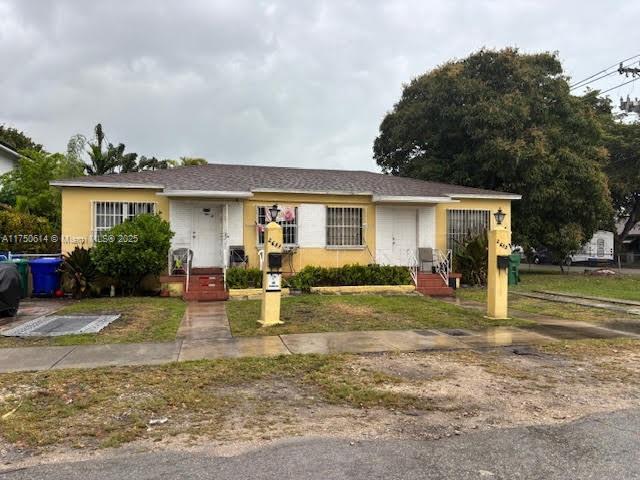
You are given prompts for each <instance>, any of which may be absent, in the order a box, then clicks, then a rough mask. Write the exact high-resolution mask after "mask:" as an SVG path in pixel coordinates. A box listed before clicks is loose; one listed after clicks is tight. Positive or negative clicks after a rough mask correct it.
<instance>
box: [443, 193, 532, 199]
mask: <svg viewBox="0 0 640 480" xmlns="http://www.w3.org/2000/svg"><path fill="white" fill-rule="evenodd" d="M447 195H449V196H450V197H451V198H462V199H477V200H521V199H522V195H516V194H514V193H448V194H447Z"/></svg>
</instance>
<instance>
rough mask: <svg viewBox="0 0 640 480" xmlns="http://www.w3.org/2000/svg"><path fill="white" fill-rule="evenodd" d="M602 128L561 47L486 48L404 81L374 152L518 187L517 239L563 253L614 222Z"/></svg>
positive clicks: (391, 161)
mask: <svg viewBox="0 0 640 480" xmlns="http://www.w3.org/2000/svg"><path fill="white" fill-rule="evenodd" d="M602 135H603V132H602V128H601V123H600V121H599V119H598V112H596V111H594V108H593V106H592V105H590V104H589V102H586V101H584V99H582V98H580V97H575V96H572V95H571V94H570V93H569V86H568V83H567V79H566V77H565V76H563V72H562V65H561V64H560V61H559V60H558V58H557V56H556V55H555V54H550V53H539V54H521V53H519V52H518V51H517V50H516V49H505V50H501V51H490V50H481V51H479V52H476V53H474V54H472V55H470V56H469V57H468V58H466V59H464V60H460V61H452V62H448V63H446V64H444V65H442V66H441V67H438V68H436V69H435V70H433V71H431V72H428V73H426V74H424V75H422V76H420V77H418V78H416V79H414V80H412V81H411V83H409V84H408V85H406V86H405V87H404V90H403V93H402V97H401V99H400V101H399V102H398V103H397V104H396V105H395V106H394V107H393V110H392V111H391V112H390V113H388V114H387V115H386V116H385V118H384V119H383V121H382V123H381V125H380V133H379V136H378V137H377V138H376V140H375V143H374V147H373V151H374V157H375V159H376V161H377V163H378V165H380V166H381V167H382V169H383V170H384V171H386V172H388V173H391V174H394V175H402V176H409V177H415V178H421V179H425V180H434V181H441V182H448V183H454V184H459V185H465V186H471V187H479V188H488V189H495V190H501V191H506V192H512V193H519V194H521V195H522V200H521V201H516V202H514V203H513V207H512V208H513V209H512V212H513V219H512V227H513V230H514V241H516V242H518V243H520V244H522V245H524V246H534V247H535V246H538V245H545V246H547V247H549V248H550V249H551V250H552V251H553V252H554V254H555V255H556V259H557V260H561V259H563V258H564V257H565V256H566V254H567V253H569V252H570V251H572V250H575V249H577V248H579V247H580V245H581V244H583V243H584V242H585V241H587V240H588V239H589V238H591V236H592V235H593V233H594V232H595V230H597V229H598V228H601V227H602V226H604V225H610V224H611V220H612V217H613V210H612V207H611V199H610V195H609V191H608V186H607V179H606V176H605V174H604V172H603V170H602V166H603V165H604V163H605V161H606V158H607V153H606V150H605V149H604V148H603V146H602V145H603V139H602Z"/></svg>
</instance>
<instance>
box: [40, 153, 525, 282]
mask: <svg viewBox="0 0 640 480" xmlns="http://www.w3.org/2000/svg"><path fill="white" fill-rule="evenodd" d="M52 185H55V186H58V187H60V188H61V190H62V250H63V252H67V251H70V250H72V249H73V248H74V247H75V246H76V245H79V244H83V245H84V246H90V245H91V242H92V238H95V235H99V234H100V233H102V232H105V231H106V230H108V229H109V228H111V227H112V226H114V225H116V224H118V223H120V222H122V221H123V220H125V219H127V218H130V217H132V216H135V215H136V214H139V213H144V212H155V213H158V214H160V215H161V216H162V217H163V218H165V219H166V220H168V221H169V222H170V224H171V228H172V230H173V231H174V232H175V236H174V238H173V245H172V248H174V249H178V248H186V249H189V250H190V251H192V252H193V256H192V262H193V267H194V268H219V269H225V268H227V267H228V266H229V265H230V264H231V263H232V262H233V261H234V260H237V259H238V254H239V253H240V254H242V255H243V256H244V257H246V260H247V264H248V266H249V267H258V266H259V262H260V260H259V251H260V250H261V248H262V241H263V233H262V229H263V227H264V225H265V223H266V222H267V208H268V207H269V206H270V205H272V204H278V206H279V207H280V209H281V210H282V211H283V216H282V218H280V219H279V220H280V223H281V224H282V226H283V230H284V239H285V252H286V256H285V260H284V267H285V268H284V270H285V272H286V271H289V272H295V271H298V270H300V269H301V268H302V267H304V266H305V265H320V266H341V265H345V264H354V263H359V264H370V263H379V264H388V265H404V266H407V267H416V265H417V262H418V258H419V257H420V253H422V252H424V251H426V250H428V249H431V251H432V252H434V254H435V255H437V256H439V257H438V258H443V259H444V258H447V255H448V253H449V251H450V250H451V249H453V248H454V247H455V245H456V241H457V240H460V239H461V238H463V237H464V236H465V235H468V234H469V233H470V232H476V231H480V230H484V229H487V228H488V227H489V226H490V222H493V221H494V220H493V215H492V213H493V212H495V211H497V210H498V209H499V208H502V210H503V211H504V212H506V213H507V217H506V222H507V223H508V222H509V221H510V218H511V216H510V212H511V201H512V200H517V199H519V198H520V196H519V195H514V194H510V193H503V192H495V191H490V190H481V189H475V188H468V187H462V186H457V185H449V184H444V183H436V182H429V181H421V180H415V179H409V178H402V177H395V176H390V175H383V174H379V173H373V172H366V171H348V170H320V169H302V168H284V167H265V166H253V165H223V164H208V165H199V166H188V167H178V168H174V169H169V170H156V171H144V172H135V173H125V174H110V175H102V176H93V177H81V178H74V179H70V180H59V181H54V182H52Z"/></svg>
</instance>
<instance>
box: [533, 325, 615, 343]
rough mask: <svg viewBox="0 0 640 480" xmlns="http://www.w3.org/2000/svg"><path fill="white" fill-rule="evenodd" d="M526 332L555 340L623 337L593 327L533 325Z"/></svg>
mask: <svg viewBox="0 0 640 480" xmlns="http://www.w3.org/2000/svg"><path fill="white" fill-rule="evenodd" d="M526 330H528V331H533V332H535V333H539V334H540V335H546V336H548V337H553V338H557V339H559V340H585V339H588V338H595V339H607V338H619V337H623V336H624V335H622V334H619V333H616V332H612V331H607V330H603V329H600V328H595V327H584V328H580V327H569V326H564V325H534V326H531V327H527V328H526Z"/></svg>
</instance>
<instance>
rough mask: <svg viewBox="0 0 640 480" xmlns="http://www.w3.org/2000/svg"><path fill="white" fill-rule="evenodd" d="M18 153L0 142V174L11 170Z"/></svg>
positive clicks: (18, 157)
mask: <svg viewBox="0 0 640 480" xmlns="http://www.w3.org/2000/svg"><path fill="white" fill-rule="evenodd" d="M19 159H20V154H19V153H18V152H16V151H15V150H14V149H13V148H11V147H10V146H9V145H7V144H6V143H4V142H0V175H3V174H5V173H7V172H10V171H11V170H13V169H14V168H15V166H16V163H17V162H18V160H19Z"/></svg>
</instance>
